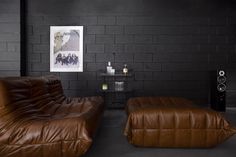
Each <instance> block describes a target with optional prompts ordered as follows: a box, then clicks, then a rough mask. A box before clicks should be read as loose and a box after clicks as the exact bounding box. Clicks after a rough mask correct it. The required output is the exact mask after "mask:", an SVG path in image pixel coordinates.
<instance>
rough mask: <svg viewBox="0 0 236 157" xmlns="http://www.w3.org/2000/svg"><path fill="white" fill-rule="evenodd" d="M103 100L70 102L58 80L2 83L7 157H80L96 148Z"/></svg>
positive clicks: (0, 133)
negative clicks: (90, 149) (95, 137)
mask: <svg viewBox="0 0 236 157" xmlns="http://www.w3.org/2000/svg"><path fill="white" fill-rule="evenodd" d="M102 112H103V99H102V98H101V97H81V98H67V97H65V95H64V94H63V89H62V86H61V82H60V80H59V79H58V78H56V77H55V76H48V77H15V78H14V77H9V78H1V79H0V156H1V157H16V156H17V157H53V156H55V157H65V156H66V157H78V156H80V155H82V154H84V153H85V152H86V151H87V150H88V149H89V147H90V146H91V144H92V140H93V136H94V134H95V131H96V129H97V127H98V125H99V121H100V119H101V116H102Z"/></svg>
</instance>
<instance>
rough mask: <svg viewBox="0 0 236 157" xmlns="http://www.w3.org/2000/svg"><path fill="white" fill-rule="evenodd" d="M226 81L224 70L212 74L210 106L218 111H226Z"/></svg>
mask: <svg viewBox="0 0 236 157" xmlns="http://www.w3.org/2000/svg"><path fill="white" fill-rule="evenodd" d="M226 80H227V77H226V73H225V71H224V70H217V71H214V72H211V79H210V81H211V90H210V96H211V98H210V104H211V108H212V109H214V110H216V111H220V112H224V111H225V109H226V88H227V86H226Z"/></svg>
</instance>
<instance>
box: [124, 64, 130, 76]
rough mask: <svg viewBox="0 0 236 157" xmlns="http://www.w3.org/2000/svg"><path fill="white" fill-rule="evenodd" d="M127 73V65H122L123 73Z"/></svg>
mask: <svg viewBox="0 0 236 157" xmlns="http://www.w3.org/2000/svg"><path fill="white" fill-rule="evenodd" d="M128 72H129V70H128V68H127V64H124V68H123V73H124V74H125V75H126V74H127V73H128Z"/></svg>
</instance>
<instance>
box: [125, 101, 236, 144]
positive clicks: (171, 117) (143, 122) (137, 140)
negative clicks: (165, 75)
mask: <svg viewBox="0 0 236 157" xmlns="http://www.w3.org/2000/svg"><path fill="white" fill-rule="evenodd" d="M126 111H127V115H128V118H127V123H126V127H125V131H124V134H125V136H127V139H128V141H129V142H130V143H131V144H133V145H135V146H142V147H170V148H207V147H213V146H216V145H217V144H219V143H221V142H223V141H225V140H226V139H228V138H229V137H230V136H232V135H233V134H234V133H236V129H235V128H233V127H231V126H230V125H229V123H228V122H227V121H226V120H225V119H224V117H223V116H222V115H221V114H220V113H218V112H215V111H213V110H210V109H206V108H200V107H197V106H195V105H194V104H193V102H192V101H190V100H187V99H184V98H178V97H137V98H131V99H129V100H128V102H127V106H126Z"/></svg>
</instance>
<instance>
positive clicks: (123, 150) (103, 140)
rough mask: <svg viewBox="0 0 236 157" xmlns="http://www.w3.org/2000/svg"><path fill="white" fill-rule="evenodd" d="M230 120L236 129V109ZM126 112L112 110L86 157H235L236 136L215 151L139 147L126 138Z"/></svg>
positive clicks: (228, 116) (230, 113)
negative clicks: (124, 131)
mask: <svg viewBox="0 0 236 157" xmlns="http://www.w3.org/2000/svg"><path fill="white" fill-rule="evenodd" d="M225 116H226V118H227V119H228V120H229V121H230V122H231V123H232V124H233V125H234V126H236V109H230V110H227V111H226V114H225ZM125 119H126V116H125V112H124V111H122V110H108V111H105V113H104V118H103V121H102V125H101V127H100V129H99V131H98V133H97V135H96V138H95V140H94V143H93V145H92V147H91V149H90V150H89V151H88V153H87V154H86V155H84V157H235V156H236V135H234V136H233V137H231V138H230V139H228V140H227V141H225V142H224V143H222V144H220V145H218V146H217V147H215V148H211V149H163V148H138V147H134V146H132V145H130V144H129V143H128V142H127V140H126V137H125V136H124V135H123V129H124V124H125Z"/></svg>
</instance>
